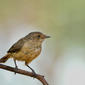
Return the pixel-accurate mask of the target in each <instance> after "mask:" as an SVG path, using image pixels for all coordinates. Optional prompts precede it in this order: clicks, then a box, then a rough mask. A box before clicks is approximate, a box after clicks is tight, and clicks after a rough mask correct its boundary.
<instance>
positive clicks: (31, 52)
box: [13, 47, 41, 63]
mask: <svg viewBox="0 0 85 85" xmlns="http://www.w3.org/2000/svg"><path fill="white" fill-rule="evenodd" d="M40 52H41V47H38V48H37V47H36V48H29V47H22V49H21V50H20V51H19V52H18V53H15V54H14V55H13V57H14V58H15V59H16V60H19V61H26V62H28V63H29V62H31V61H32V60H33V59H35V58H36V57H37V56H39V54H40Z"/></svg>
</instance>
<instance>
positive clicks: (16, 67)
mask: <svg viewBox="0 0 85 85" xmlns="http://www.w3.org/2000/svg"><path fill="white" fill-rule="evenodd" d="M13 60H14V64H15V69H16V70H17V69H18V66H17V63H16V59H13ZM15 74H16V72H15Z"/></svg>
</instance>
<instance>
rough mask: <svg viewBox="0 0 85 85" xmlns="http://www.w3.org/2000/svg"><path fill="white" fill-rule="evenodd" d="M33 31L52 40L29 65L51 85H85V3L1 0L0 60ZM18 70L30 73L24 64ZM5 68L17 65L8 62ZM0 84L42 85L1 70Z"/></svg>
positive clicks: (83, 1)
mask: <svg viewBox="0 0 85 85" xmlns="http://www.w3.org/2000/svg"><path fill="white" fill-rule="evenodd" d="M32 31H41V32H43V33H45V34H47V35H50V36H51V38H50V39H48V40H46V41H45V42H44V43H43V49H42V53H41V55H40V56H39V57H38V58H37V59H35V60H34V61H33V62H32V63H31V64H30V66H31V67H32V68H34V69H35V71H36V72H37V73H39V74H42V75H44V76H45V78H46V80H47V81H48V83H49V84H50V85H85V0H0V58H1V57H2V56H4V55H5V54H6V51H7V50H8V49H9V48H10V46H11V45H12V44H13V43H15V42H16V41H17V40H18V39H20V38H21V37H23V36H25V35H27V34H28V33H29V32H32ZM17 63H18V66H19V68H22V69H25V70H29V71H30V69H28V68H27V67H25V65H24V63H23V62H17ZM5 64H6V65H10V66H14V63H13V60H12V59H9V60H8V61H7V62H6V63H5ZM0 85H42V84H41V83H40V82H39V81H38V80H36V79H33V78H30V77H27V76H23V75H19V74H16V75H14V73H12V72H8V71H5V70H2V69H0Z"/></svg>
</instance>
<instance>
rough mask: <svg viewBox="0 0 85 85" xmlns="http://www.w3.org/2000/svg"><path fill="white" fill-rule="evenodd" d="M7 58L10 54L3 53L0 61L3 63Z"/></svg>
mask: <svg viewBox="0 0 85 85" xmlns="http://www.w3.org/2000/svg"><path fill="white" fill-rule="evenodd" d="M9 58H10V55H9V54H7V55H5V56H4V57H2V58H1V59H0V63H5V62H6V61H7V60H8V59H9Z"/></svg>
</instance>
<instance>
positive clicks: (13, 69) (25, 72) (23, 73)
mask: <svg viewBox="0 0 85 85" xmlns="http://www.w3.org/2000/svg"><path fill="white" fill-rule="evenodd" d="M0 68H1V69H5V70H8V71H11V72H15V73H19V74H22V75H26V76H30V77H33V78H36V79H38V80H39V81H41V82H42V84H43V85H48V83H47V81H46V80H45V78H44V76H42V75H39V74H36V76H34V74H33V73H32V72H28V71H25V70H22V69H17V70H16V69H15V68H13V67H10V66H6V65H3V64H0Z"/></svg>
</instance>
